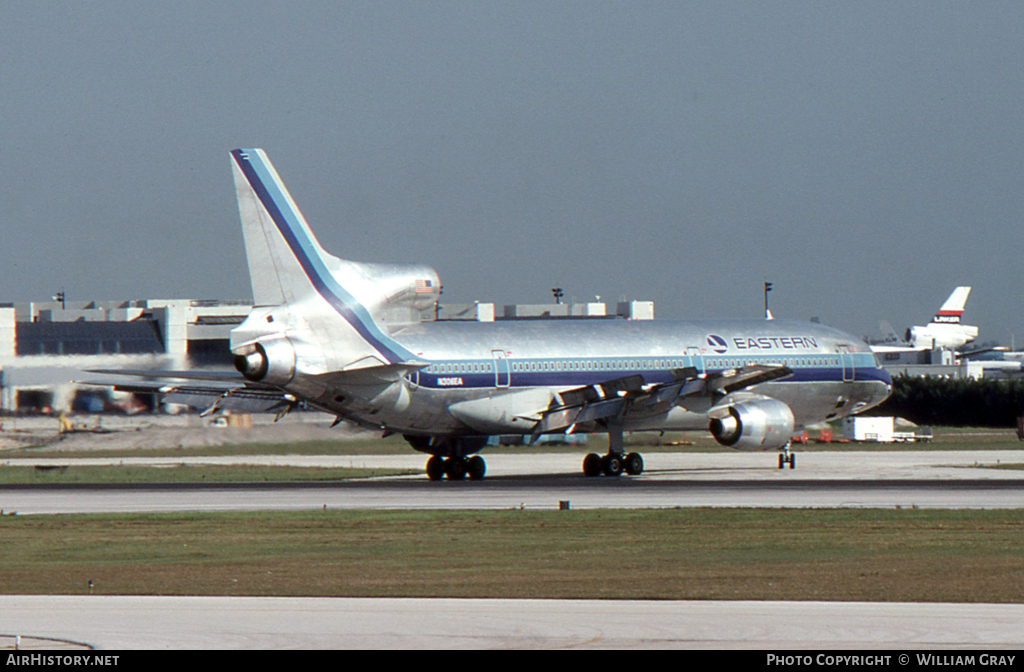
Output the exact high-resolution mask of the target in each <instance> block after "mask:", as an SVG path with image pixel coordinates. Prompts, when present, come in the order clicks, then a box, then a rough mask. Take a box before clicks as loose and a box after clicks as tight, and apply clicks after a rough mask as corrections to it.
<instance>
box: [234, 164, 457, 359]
mask: <svg viewBox="0 0 1024 672" xmlns="http://www.w3.org/2000/svg"><path fill="white" fill-rule="evenodd" d="M231 158H232V167H233V170H234V176H235V189H236V191H237V195H238V211H239V215H240V216H241V218H242V231H243V234H244V237H245V252H246V257H247V258H248V262H249V276H250V279H251V281H252V293H253V300H254V302H255V303H256V305H257V306H278V305H285V306H290V307H291V310H293V311H300V312H302V314H303V319H305V320H306V321H307V322H308V323H310V324H321V325H322V326H323V334H324V336H325V338H324V340H328V339H327V336H328V335H330V337H331V340H338V341H341V340H345V339H346V338H347V337H346V336H345V332H348V331H349V330H348V329H345V328H343V327H344V324H345V323H347V325H348V326H349V327H351V329H352V330H354V333H351V334H350V336H351V337H353V338H356V339H359V340H361V341H362V345H357V344H356V343H355V342H353V343H351V344H350V346H349V347H347V348H346V352H349V353H357V352H362V350H363V349H364V348H365V346H367V345H368V346H370V347H371V348H372V349H373V350H374V351H376V353H378V354H379V355H380V357H382V358H383V359H384V360H386V361H388V362H391V363H396V362H401V361H404V360H406V359H409V358H411V357H412V355H411V353H409V352H408V351H407V350H405V349H404V348H403V347H402V346H401V345H400V344H398V343H397V342H395V341H394V340H393V339H392V338H391V337H390V336H389V335H388V334H386V333H384V331H383V330H382V329H381V327H380V326H379V325H378V323H377V321H376V320H375V319H374V317H373V315H372V314H371V311H370V310H369V309H368V306H371V305H373V304H371V303H369V302H368V301H367V300H366V297H368V296H372V295H373V294H374V293H376V292H378V289H379V288H378V285H379V284H381V283H380V281H379V280H377V279H375V278H373V277H368V276H372V273H368V272H367V271H368V270H370V269H371V268H372V267H371V266H369V265H366V264H360V263H357V262H350V261H344V260H341V259H338V258H337V257H334V256H332V255H330V254H328V253H327V252H325V251H324V249H323V248H322V247H321V246H320V243H319V242H318V241H317V239H316V236H314V235H313V232H312V230H310V228H309V225H308V224H307V223H306V218H305V217H303V216H302V213H301V212H300V211H299V208H298V206H296V205H295V201H293V200H292V197H291V195H290V194H289V193H288V189H287V188H286V187H285V186H284V183H283V182H282V181H281V178H280V176H278V174H277V171H276V170H274V166H273V165H272V164H271V163H270V160H269V159H268V158H267V155H266V153H264V152H263V150H262V149H236V150H233V151H232V152H231ZM436 277H437V276H436V274H434V275H433V278H432V280H433V283H435V285H434V286H435V287H436V283H437V280H436ZM409 282H413V281H412V280H410V281H409ZM436 291H439V289H438V290H436ZM356 293H358V295H359V297H363V298H362V299H360V298H357V296H356ZM318 299H322V302H321V301H319V300H318ZM324 302H326V305H324ZM377 303H379V302H377ZM374 307H375V306H374ZM339 318H340V320H339ZM339 327H341V328H340V329H339ZM314 328H315V327H314ZM324 347H325V348H328V349H330V348H331V347H332V346H330V345H327V344H325V345H324Z"/></svg>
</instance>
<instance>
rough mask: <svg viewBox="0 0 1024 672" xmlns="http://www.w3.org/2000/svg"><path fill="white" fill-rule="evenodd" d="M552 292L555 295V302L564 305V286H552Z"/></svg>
mask: <svg viewBox="0 0 1024 672" xmlns="http://www.w3.org/2000/svg"><path fill="white" fill-rule="evenodd" d="M551 293H552V294H554V295H555V304H556V305H562V296H564V292H563V291H562V288H561V287H552V288H551Z"/></svg>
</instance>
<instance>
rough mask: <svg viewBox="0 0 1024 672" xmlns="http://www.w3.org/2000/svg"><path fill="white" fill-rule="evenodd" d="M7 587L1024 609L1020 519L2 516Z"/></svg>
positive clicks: (944, 514) (947, 514)
mask: <svg viewBox="0 0 1024 672" xmlns="http://www.w3.org/2000/svg"><path fill="white" fill-rule="evenodd" d="M0 535H2V538H3V540H4V543H3V544H2V545H0V592H3V593H8V594H12V593H22V594H25V593H57V594H82V593H88V592H90V589H89V587H88V585H89V581H92V582H93V588H92V591H93V592H95V593H96V594H121V595H128V594H133V595H172V594H173V595H295V596H382V597H395V596H416V597H514V598H612V599H619V598H622V599H625V598H631V599H641V598H642V599H750V600H781V599H784V600H840V601H842V600H868V601H924V602H931V601H943V602H945V601H948V602H1011V603H1021V602H1024V511H935V510H888V511H879V510H755V509H676V510H648V511H624V510H601V511H551V512H535V511H497V512H493V511H492V512H480V511H472V512H451V511H440V512H435V511H424V512H418V511H403V512H381V511H314V512H299V513H296V512H270V513H245V514H241V513H217V514H156V515H106V516H39V517H36V516H5V517H3V518H0Z"/></svg>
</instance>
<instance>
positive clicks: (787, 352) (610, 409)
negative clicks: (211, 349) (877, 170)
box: [97, 149, 892, 481]
mask: <svg viewBox="0 0 1024 672" xmlns="http://www.w3.org/2000/svg"><path fill="white" fill-rule="evenodd" d="M231 162H232V170H233V175H234V182H235V189H236V193H237V198H238V207H239V214H240V218H241V221H242V229H243V237H244V240H245V248H246V256H247V261H248V266H249V274H250V279H251V283H252V290H253V298H254V307H253V309H252V311H251V313H250V314H249V316H248V317H247V319H246V320H245V321H244V322H243V323H242V324H240V325H239V326H237V327H236V328H234V329H233V330H232V331H231V340H230V346H231V351H232V353H233V354H234V364H235V368H236V370H237V372H236V371H223V372H198V371H195V370H193V371H146V370H142V371H140V370H135V371H127V370H101V371H97V372H102V373H119V374H125V375H130V376H135V377H137V378H142V379H145V380H141V381H138V382H134V383H131V384H124V383H121V384H115V387H116V389H119V390H125V391H133V392H151V393H152V392H158V393H160V394H163V395H167V396H166V397H165V398H166V399H168V400H172V401H173V400H179V399H187V398H190V397H191V396H193V395H198V396H200V397H204V398H207V399H211V398H212V399H214V402H213V404H212V405H210V406H209V407H208V408H207V410H206V413H211V412H214V411H215V410H217V409H220V408H229V407H232V405H235V407H239V406H241V407H244V406H245V405H246V404H248V405H249V406H248V407H249V408H250V409H251V408H254V407H259V409H260V410H265V411H271V412H277V413H278V414H279V415H280V414H283V413H286V412H288V411H290V410H292V409H293V408H295V407H298V406H302V407H304V408H311V409H317V410H320V411H324V412H326V413H330V414H333V415H334V416H335V417H336V420H335V424H337V423H338V422H341V421H342V420H348V421H352V422H355V423H358V424H360V425H363V426H366V427H372V428H375V429H377V430H380V431H382V433H383V435H384V436H387V435H389V434H395V433H401V434H403V435H404V437H405V439H406V440H407V441H408V443H409V444H410V445H411V447H412V448H414V449H415V450H418V451H421V452H423V453H425V454H428V455H430V457H429V459H428V460H427V463H426V473H427V476H428V477H429V479H430V480H434V481H437V480H441V479H442V478H445V477H447V479H449V480H462V479H465V478H466V477H467V476H468V477H469V478H471V479H480V478H483V477H484V475H485V473H486V464H485V462H484V460H483V458H482V457H481V456H480V455H478V454H477V453H479V451H480V450H481V449H482V448H483V447H484V446H485V444H486V442H487V439H488V437H489V436H493V435H506V434H513V435H521V436H523V437H524V438H525V439H526V440H527V441H535V440H537V439H538V438H539V437H540V436H541V435H545V434H569V433H579V432H583V433H598V434H607V435H608V437H609V441H608V451H607V453H606V454H605V455H603V456H602V455H598V454H597V453H591V454H589V455H587V456H586V458H585V459H584V461H583V473H584V474H585V475H586V476H600V475H602V474H603V475H605V476H613V477H614V476H620V475H621V474H623V472H625V473H627V474H632V475H637V474H640V473H642V472H643V470H644V462H643V456H642V455H640V454H639V453H633V452H630V453H627V452H626V450H625V448H624V442H623V434H624V432H627V431H638V430H708V431H710V433H711V435H712V436H713V437H714V438H715V439H716V440H717V441H718V442H719V443H720V444H723V445H726V446H731V447H733V448H736V449H740V450H766V451H768V450H778V451H779V468H780V469H781V468H783V467H784V465H786V464H788V465H789V468H790V469H792V468H794V467H795V464H796V461H795V455H794V454H793V453H792V452H791V451H790V449H789V447H790V441H791V438H792V437H793V435H794V434H795V433H797V432H798V431H800V430H802V429H803V427H804V426H806V425H809V424H812V423H818V422H822V421H826V420H831V419H834V418H841V417H845V416H847V415H852V414H854V413H859V412H862V411H865V410H867V409H869V408H871V407H873V406H876V405H877V404H879V403H881V402H882V401H883V400H885V398H886V397H887V396H888V395H889V393H890V392H891V389H892V387H891V380H890V378H889V375H888V374H887V373H886V372H885V370H884V369H883V368H881V367H880V366H879V365H878V362H877V361H876V359H875V356H874V355H873V354H872V352H871V350H870V348H869V347H868V346H867V345H866V344H865V343H863V342H862V341H861V340H859V339H858V338H856V337H854V336H851V335H849V334H846V333H843V332H841V331H839V330H836V329H833V328H830V327H827V326H824V325H821V324H817V323H810V322H800V321H792V320H784V319H772V320H765V319H747V320H743V319H733V320H676V321H671V320H658V321H646V320H642V321H630V320H593V321H589V320H564V321H562V320H531V321H497V322H454V321H452V322H447V321H433V320H430V321H421V320H420V315H419V314H420V312H421V311H424V310H427V309H431V310H430V311H429V312H430V314H433V310H432V308H433V307H434V306H435V305H436V302H437V301H438V298H439V294H440V287H441V282H440V278H439V277H438V274H437V272H436V271H434V269H432V268H430V267H428V266H423V265H394V264H375V263H374V264H371V263H362V262H356V261H347V260H342V259H339V258H338V257H335V256H333V255H331V254H329V253H327V252H326V251H325V250H324V249H323V248H322V247H321V245H320V243H319V242H318V240H317V238H316V236H315V235H314V234H313V232H312V230H311V229H310V227H309V225H308V223H307V222H306V219H305V218H304V217H303V215H302V213H301V212H300V211H299V208H298V206H297V205H296V204H295V202H294V201H293V200H292V197H291V195H290V194H289V192H288V190H287V189H286V187H285V185H284V183H283V182H282V180H281V178H280V176H279V175H278V173H277V171H276V170H275V169H274V167H273V165H272V164H271V162H270V160H269V159H268V158H267V155H266V154H265V152H264V151H263V150H261V149H236V150H234V151H232V152H231Z"/></svg>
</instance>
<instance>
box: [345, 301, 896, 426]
mask: <svg viewBox="0 0 1024 672" xmlns="http://www.w3.org/2000/svg"><path fill="white" fill-rule="evenodd" d="M392 337H393V338H394V339H395V340H396V341H397V342H399V343H401V344H402V345H404V346H405V347H406V348H407V349H408V350H410V351H411V352H412V353H413V354H414V355H416V358H417V359H418V360H421V361H422V362H424V363H427V366H425V367H423V368H422V369H420V370H419V371H417V372H414V373H411V374H410V375H408V376H406V377H405V378H404V379H403V380H402V381H400V382H399V383H396V384H395V386H392V387H391V388H389V389H388V390H387V391H385V392H383V394H382V396H378V397H376V398H375V400H374V403H373V404H372V408H371V407H370V406H366V407H365V408H361V406H363V404H360V403H358V402H353V401H352V400H351V399H349V398H346V399H345V401H346V404H345V405H344V407H339V408H336V409H333V410H337V411H339V412H342V413H344V414H346V415H355V416H357V419H359V420H360V421H363V422H365V423H367V424H373V425H379V426H381V427H384V428H387V429H390V430H393V431H401V432H406V433H423V434H480V433H481V432H484V431H486V432H487V433H524V434H525V433H529V432H530V431H531V427H532V423H531V420H530V417H531V414H532V413H535V412H536V411H538V410H540V409H542V408H544V407H545V406H547V405H548V403H550V401H551V400H552V399H554V395H555V394H557V393H558V392H562V391H565V390H569V389H574V388H580V387H584V386H587V385H595V384H600V383H603V382H606V381H609V380H614V379H618V378H622V377H624V376H632V375H639V376H642V378H643V381H644V383H645V384H647V385H657V384H663V383H667V382H671V381H672V379H673V371H676V370H679V369H685V368H687V367H692V368H693V369H696V370H697V372H698V373H699V374H715V373H721V372H724V371H729V370H735V369H739V368H742V367H745V366H754V365H761V364H766V365H771V364H784V365H786V366H787V367H789V368H790V369H792V371H793V373H792V375H790V376H788V377H786V378H784V379H781V380H777V381H773V382H769V383H764V384H761V385H757V386H755V387H752V388H749V389H747V390H744V393H746V394H749V393H754V394H761V395H765V396H768V397H772V398H774V399H777V400H779V401H782V402H784V403H786V404H787V405H789V406H790V408H791V409H792V411H793V415H794V418H795V420H796V423H797V424H798V425H799V426H800V427H803V426H805V425H808V424H812V423H816V422H821V421H824V420H829V419H833V418H837V417H843V416H845V415H849V414H852V413H855V412H860V411H863V410H865V409H867V408H870V407H871V406H874V405H876V404H878V403H880V402H881V401H882V400H884V399H885V398H886V397H887V396H888V394H889V391H890V385H891V381H890V379H889V376H888V375H887V374H886V372H885V371H884V370H883V369H881V368H880V367H879V366H878V364H877V362H876V360H875V358H874V355H873V354H872V353H871V351H870V349H869V348H868V346H867V345H865V344H864V343H863V342H861V341H860V340H859V339H857V338H855V337H853V336H850V335H849V334H845V333H843V332H841V331H838V330H836V329H833V328H830V327H826V326H823V325H820V324H815V323H809V322H798V321H790V320H678V321H676V320H636V321H631V320H624V319H614V318H608V319H600V318H589V319H557V320H515V321H498V322H457V321H451V322H444V321H439V322H422V323H419V324H416V325H412V326H409V327H407V328H405V329H402V330H400V331H397V332H396V333H394V334H393V335H392ZM391 397H393V403H381V402H382V401H384V400H385V399H387V398H391ZM485 398H490V399H493V400H494V402H495V403H494V407H495V409H496V410H495V411H494V413H492V414H489V415H487V417H481V418H477V417H476V416H471V417H470V422H469V423H467V421H466V416H465V415H463V417H461V418H460V417H459V414H458V413H457V412H456V413H453V412H452V411H451V409H452V408H455V409H458V408H459V405H460V403H462V402H467V401H471V400H476V399H485ZM719 401H720V400H717V399H714V398H712V397H708V396H698V397H694V398H690V399H686V400H685V401H683V402H682V404H681V405H675V406H673V407H672V408H671V409H667V410H662V411H659V412H655V413H651V414H646V415H645V414H632V415H630V416H628V417H627V418H626V419H625V425H624V429H626V430H661V429H665V430H669V429H674V430H684V429H706V428H707V425H708V418H707V415H706V412H707V410H708V409H709V408H710V407H711V406H712V405H713V404H715V403H718V402H719ZM327 406H331V404H330V403H328V404H327ZM574 430H575V431H603V429H602V427H601V426H600V425H595V426H583V427H576V428H574Z"/></svg>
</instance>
